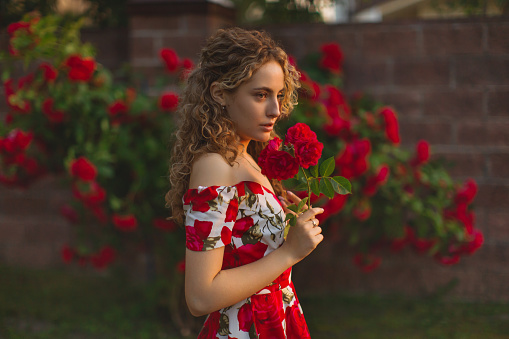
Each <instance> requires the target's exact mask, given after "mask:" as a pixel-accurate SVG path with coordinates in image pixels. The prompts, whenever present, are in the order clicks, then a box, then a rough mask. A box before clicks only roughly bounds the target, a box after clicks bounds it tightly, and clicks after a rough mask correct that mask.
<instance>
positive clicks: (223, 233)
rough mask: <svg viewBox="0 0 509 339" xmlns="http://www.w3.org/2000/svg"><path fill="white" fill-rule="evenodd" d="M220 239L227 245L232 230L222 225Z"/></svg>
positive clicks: (230, 239)
mask: <svg viewBox="0 0 509 339" xmlns="http://www.w3.org/2000/svg"><path fill="white" fill-rule="evenodd" d="M221 241H222V242H223V244H224V245H228V244H229V243H231V242H232V230H231V229H229V228H228V226H223V228H222V229H221Z"/></svg>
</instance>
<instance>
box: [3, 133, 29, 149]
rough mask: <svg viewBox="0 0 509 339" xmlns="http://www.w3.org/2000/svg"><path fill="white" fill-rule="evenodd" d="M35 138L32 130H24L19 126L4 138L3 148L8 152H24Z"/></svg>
mask: <svg viewBox="0 0 509 339" xmlns="http://www.w3.org/2000/svg"><path fill="white" fill-rule="evenodd" d="M33 138H34V135H33V133H32V132H24V131H22V130H20V129H17V128H16V129H13V130H12V131H10V132H9V134H7V137H6V138H5V139H4V140H3V149H4V150H5V151H6V152H7V153H18V152H23V151H25V150H26V149H27V148H28V147H29V146H30V143H31V142H32V139H33Z"/></svg>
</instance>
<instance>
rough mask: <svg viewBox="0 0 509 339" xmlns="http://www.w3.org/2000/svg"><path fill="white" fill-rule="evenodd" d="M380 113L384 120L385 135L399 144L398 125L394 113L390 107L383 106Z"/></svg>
mask: <svg viewBox="0 0 509 339" xmlns="http://www.w3.org/2000/svg"><path fill="white" fill-rule="evenodd" d="M380 114H381V115H382V116H383V117H384V120H385V135H386V136H387V139H389V140H390V141H392V143H394V144H399V141H400V139H399V127H398V119H397V118H396V113H394V111H393V110H392V109H391V108H389V107H384V108H383V109H382V111H381V112H380Z"/></svg>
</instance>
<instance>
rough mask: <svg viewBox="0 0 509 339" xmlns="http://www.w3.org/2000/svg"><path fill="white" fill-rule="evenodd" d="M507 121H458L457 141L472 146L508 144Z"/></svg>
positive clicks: (508, 125) (508, 127)
mask: <svg viewBox="0 0 509 339" xmlns="http://www.w3.org/2000/svg"><path fill="white" fill-rule="evenodd" d="M508 129H509V122H491V121H488V122H459V123H458V143H459V144H461V145H474V146H507V145H509V133H507V131H508Z"/></svg>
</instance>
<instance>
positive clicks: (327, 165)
mask: <svg viewBox="0 0 509 339" xmlns="http://www.w3.org/2000/svg"><path fill="white" fill-rule="evenodd" d="M334 167H335V164H334V157H330V158H329V159H327V160H325V161H324V162H322V164H321V165H320V175H321V176H322V177H328V176H329V175H331V174H332V172H334Z"/></svg>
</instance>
